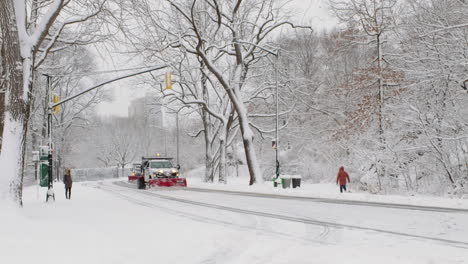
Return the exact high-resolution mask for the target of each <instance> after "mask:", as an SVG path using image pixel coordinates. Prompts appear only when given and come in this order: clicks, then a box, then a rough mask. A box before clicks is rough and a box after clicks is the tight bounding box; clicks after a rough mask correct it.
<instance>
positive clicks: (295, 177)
mask: <svg viewBox="0 0 468 264" xmlns="http://www.w3.org/2000/svg"><path fill="white" fill-rule="evenodd" d="M291 177H292V178H293V179H301V178H302V176H301V175H291Z"/></svg>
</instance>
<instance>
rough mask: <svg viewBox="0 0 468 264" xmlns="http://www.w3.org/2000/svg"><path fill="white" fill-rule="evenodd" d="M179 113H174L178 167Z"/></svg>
mask: <svg viewBox="0 0 468 264" xmlns="http://www.w3.org/2000/svg"><path fill="white" fill-rule="evenodd" d="M179 111H180V109H179V110H178V111H177V112H176V129H177V165H179V164H180V163H179Z"/></svg>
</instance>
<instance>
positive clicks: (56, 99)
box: [52, 95, 60, 114]
mask: <svg viewBox="0 0 468 264" xmlns="http://www.w3.org/2000/svg"><path fill="white" fill-rule="evenodd" d="M59 101H60V97H59V96H58V95H54V96H53V97H52V103H54V104H56V103H58V102H59ZM52 112H53V113H54V114H57V113H58V112H60V106H58V105H57V106H54V108H53V109H52Z"/></svg>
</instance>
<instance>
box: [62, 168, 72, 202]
mask: <svg viewBox="0 0 468 264" xmlns="http://www.w3.org/2000/svg"><path fill="white" fill-rule="evenodd" d="M63 183H64V184H65V198H67V199H71V188H72V185H73V180H72V177H71V170H70V169H69V168H67V169H66V170H65V175H64V176H63Z"/></svg>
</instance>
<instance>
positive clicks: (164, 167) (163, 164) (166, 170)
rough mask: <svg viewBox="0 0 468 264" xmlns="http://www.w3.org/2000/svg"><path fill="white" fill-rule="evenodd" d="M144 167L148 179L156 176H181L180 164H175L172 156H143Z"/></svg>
mask: <svg viewBox="0 0 468 264" xmlns="http://www.w3.org/2000/svg"><path fill="white" fill-rule="evenodd" d="M142 168H143V171H144V176H145V180H146V181H148V180H150V179H156V178H179V169H180V166H179V165H177V166H174V164H173V163H172V158H160V157H157V158H154V157H143V158H142Z"/></svg>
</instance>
